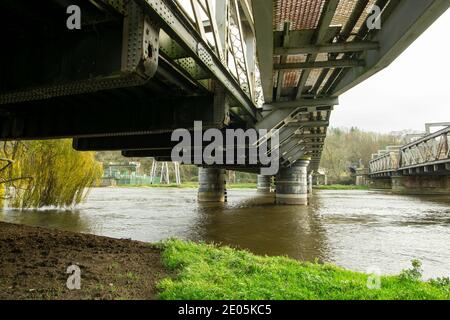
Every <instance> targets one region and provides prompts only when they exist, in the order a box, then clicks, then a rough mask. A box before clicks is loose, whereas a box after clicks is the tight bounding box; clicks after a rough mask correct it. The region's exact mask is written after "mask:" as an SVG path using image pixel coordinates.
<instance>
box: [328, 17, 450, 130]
mask: <svg viewBox="0 0 450 320" xmlns="http://www.w3.org/2000/svg"><path fill="white" fill-rule="evenodd" d="M449 32H450V11H447V12H446V13H444V15H442V16H441V17H440V18H439V20H437V21H436V22H435V23H434V24H433V25H432V26H431V27H430V28H429V29H428V30H426V31H425V33H424V34H422V36H421V37H420V38H419V39H417V40H416V42H414V43H413V44H412V45H411V46H410V47H409V48H408V49H407V50H406V51H405V52H404V53H403V54H402V55H401V56H400V57H398V58H397V60H395V61H394V62H393V63H392V64H391V65H390V66H389V67H387V68H386V69H385V70H383V71H381V72H379V73H378V74H376V75H374V76H372V77H371V78H370V79H369V80H366V81H365V82H363V83H362V84H360V85H358V86H356V87H354V88H353V89H351V90H349V91H348V92H346V93H345V94H344V95H342V96H341V97H340V105H339V106H336V108H335V111H334V112H333V113H332V116H331V125H332V126H333V127H341V126H342V127H351V126H356V127H359V128H361V129H364V130H367V131H376V132H391V131H402V130H405V129H411V130H418V131H423V130H424V124H425V123H426V122H450V102H449V101H450V78H449V77H450V75H449V74H450V66H449V52H450V35H449Z"/></svg>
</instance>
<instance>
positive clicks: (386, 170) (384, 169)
mask: <svg viewBox="0 0 450 320" xmlns="http://www.w3.org/2000/svg"><path fill="white" fill-rule="evenodd" d="M399 166H400V147H390V148H389V149H388V150H384V151H381V152H379V153H378V154H376V155H374V156H373V159H372V160H371V161H370V162H369V174H370V175H374V174H390V173H392V172H395V171H397V170H398V169H399Z"/></svg>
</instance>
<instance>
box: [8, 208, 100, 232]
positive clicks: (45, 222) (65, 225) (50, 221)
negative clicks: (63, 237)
mask: <svg viewBox="0 0 450 320" xmlns="http://www.w3.org/2000/svg"><path fill="white" fill-rule="evenodd" d="M0 220H1V221H5V222H10V223H16V224H24V225H29V226H36V227H45V228H53V229H60V230H65V231H71V232H81V233H90V232H92V229H91V223H90V221H89V219H88V218H87V217H86V216H85V215H83V214H81V213H80V211H79V210H54V209H53V210H52V209H47V210H45V209H44V210H24V211H21V210H8V211H0Z"/></svg>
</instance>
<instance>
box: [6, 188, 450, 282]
mask: <svg viewBox="0 0 450 320" xmlns="http://www.w3.org/2000/svg"><path fill="white" fill-rule="evenodd" d="M449 204H450V200H449V197H409V196H398V195H392V194H389V193H381V192H370V191H320V192H317V193H316V194H315V196H314V198H313V199H312V202H311V205H310V206H309V207H297V206H275V205H273V199H268V198H261V197H260V196H258V195H257V194H256V192H255V191H252V190H231V191H230V192H229V202H228V203H226V204H219V205H217V204H198V203H197V201H196V191H195V190H189V189H150V188H148V189H147V188H137V189H133V188H129V189H120V188H117V189H109V188H103V189H94V190H93V192H91V194H90V196H89V199H88V201H87V202H86V203H84V204H82V205H80V206H79V207H78V208H77V210H73V211H57V210H39V211H24V212H21V211H17V210H6V211H5V210H3V211H0V220H3V221H7V222H13V223H22V224H27V225H34V226H41V227H50V228H58V229H63V230H68V231H74V232H85V233H93V234H98V235H105V236H110V237H116V238H132V239H135V240H141V241H148V242H156V241H160V240H163V239H167V238H170V237H177V238H181V239H188V240H204V241H213V242H218V243H223V244H227V245H231V246H234V247H239V248H245V249H249V250H251V251H253V252H255V253H258V254H267V255H288V256H290V257H293V258H296V259H301V260H309V261H314V260H316V259H319V260H321V261H329V262H334V263H336V264H338V265H341V266H343V267H347V268H351V269H353V270H359V271H366V270H367V269H368V268H369V267H378V268H380V269H381V270H382V272H383V273H398V272H400V271H401V270H402V269H404V268H407V267H409V264H410V261H411V260H412V259H420V260H422V262H423V263H424V270H425V275H426V276H427V277H436V276H449V275H450V206H449Z"/></svg>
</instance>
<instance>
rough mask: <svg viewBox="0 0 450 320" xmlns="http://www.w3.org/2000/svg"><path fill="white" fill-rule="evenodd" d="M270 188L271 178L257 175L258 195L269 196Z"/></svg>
mask: <svg viewBox="0 0 450 320" xmlns="http://www.w3.org/2000/svg"><path fill="white" fill-rule="evenodd" d="M271 186H272V176H262V175H258V185H257V188H258V189H257V191H258V193H260V194H270V193H271Z"/></svg>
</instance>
